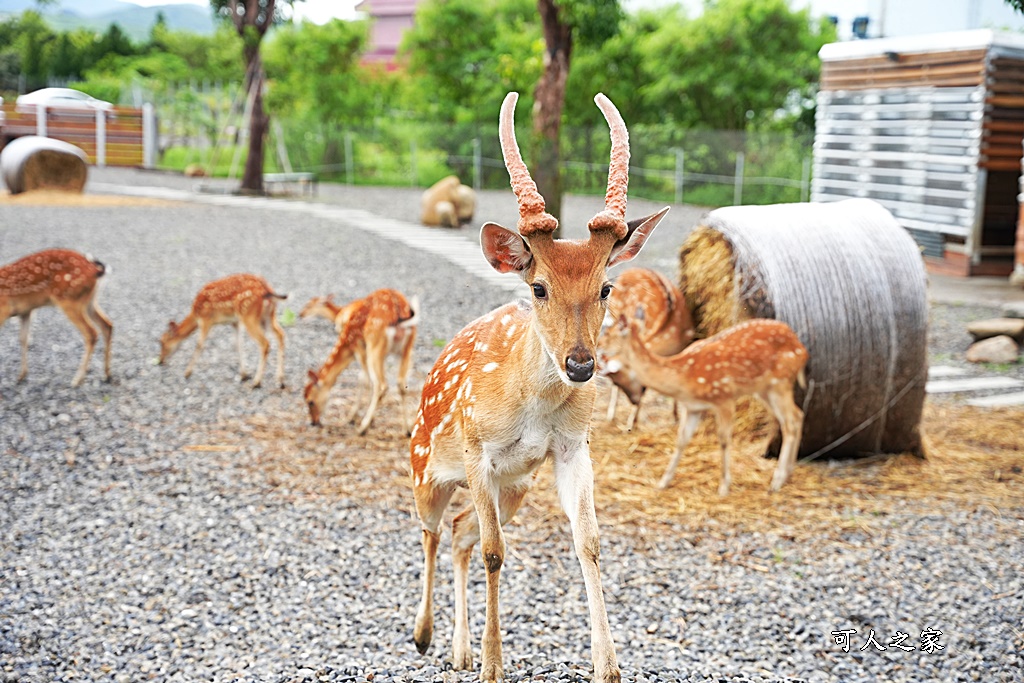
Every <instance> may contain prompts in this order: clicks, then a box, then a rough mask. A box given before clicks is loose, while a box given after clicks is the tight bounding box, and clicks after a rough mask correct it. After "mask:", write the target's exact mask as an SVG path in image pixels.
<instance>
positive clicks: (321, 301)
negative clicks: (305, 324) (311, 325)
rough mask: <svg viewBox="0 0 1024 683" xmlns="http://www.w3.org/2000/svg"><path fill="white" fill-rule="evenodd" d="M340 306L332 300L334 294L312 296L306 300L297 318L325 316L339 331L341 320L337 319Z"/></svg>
mask: <svg viewBox="0 0 1024 683" xmlns="http://www.w3.org/2000/svg"><path fill="white" fill-rule="evenodd" d="M341 309H342V307H341V306H340V305H338V304H336V303H335V302H334V295H333V294H328V295H327V296H314V297H313V298H312V299H310V300H309V301H307V302H306V305H305V306H303V307H302V310H301V311H299V318H301V319H303V320H305V319H306V318H316V317H320V318H326V319H327V320H330V321H331V322H332V323H334V329H336V330H337V331H338V332H341V327H342V324H343V321H339V320H338V319H337V318H338V314H339V313H341Z"/></svg>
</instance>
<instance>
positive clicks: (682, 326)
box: [597, 268, 693, 430]
mask: <svg viewBox="0 0 1024 683" xmlns="http://www.w3.org/2000/svg"><path fill="white" fill-rule="evenodd" d="M637 309H640V310H642V311H643V312H644V320H643V323H642V327H643V329H642V332H641V337H642V338H643V340H644V343H645V344H646V345H647V347H648V348H649V349H650V350H651V351H652V352H654V353H656V354H658V355H659V356H671V355H673V354H676V353H679V352H680V351H682V350H683V349H684V348H686V345H687V344H689V343H690V342H691V341H693V320H692V318H691V317H690V309H689V308H687V307H686V300H685V299H684V298H683V293H682V292H680V291H679V289H678V288H677V287H676V286H675V285H674V284H672V282H670V281H669V279H668V278H667V277H665V276H664V275H662V274H661V273H659V272H657V271H655V270H650V269H648V268H629V269H627V270H624V271H622V272H621V273H619V276H618V277H617V278H615V286H614V288H613V289H612V295H611V297H610V298H609V299H608V318H609V319H611V320H616V319H617V318H618V317H619V316H620V315H624V314H627V313H628V314H632V312H633V311H636V310H637ZM606 336H607V335H606V334H604V333H602V335H601V337H600V339H598V342H597V344H598V348H599V349H602V350H603V349H604V347H605V346H606V345H607V343H608V342H607V340H606ZM600 355H601V356H603V355H604V354H603V352H602V353H601V354H600ZM599 365H602V366H603V372H604V374H605V376H607V377H608V379H610V380H611V381H612V384H614V386H613V387H612V394H611V396H610V397H609V400H608V415H607V419H608V421H609V422H611V421H612V419H614V417H615V404H616V399H617V398H618V395H619V390H621V391H622V393H624V394H625V395H626V398H628V399H629V401H630V403H632V404H633V411H632V412H631V413H630V415H629V421H628V422H627V423H626V429H628V430H632V429H633V428H634V427H635V426H636V420H637V417H638V416H639V414H640V401H641V399H643V397H644V393H645V392H646V391H647V387H645V386H644V385H643V384H642V383H641V382H640V381H639V380H638V379H637V378H636V373H634V372H633V370H632V368H630V367H629V366H628V365H625V364H624V363H623V362H622V359H621V358H620V359H617V362H616V363H614V364H609V363H600V364H599Z"/></svg>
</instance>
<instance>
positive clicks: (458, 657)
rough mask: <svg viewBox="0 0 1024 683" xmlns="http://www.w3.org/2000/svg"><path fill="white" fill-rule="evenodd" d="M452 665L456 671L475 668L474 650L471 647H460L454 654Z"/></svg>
mask: <svg viewBox="0 0 1024 683" xmlns="http://www.w3.org/2000/svg"><path fill="white" fill-rule="evenodd" d="M452 667H454V668H455V670H456V671H472V670H473V650H471V649H470V648H468V647H467V648H465V649H464V650H463V649H461V648H460V649H459V650H458V651H456V652H455V653H454V654H453V655H452Z"/></svg>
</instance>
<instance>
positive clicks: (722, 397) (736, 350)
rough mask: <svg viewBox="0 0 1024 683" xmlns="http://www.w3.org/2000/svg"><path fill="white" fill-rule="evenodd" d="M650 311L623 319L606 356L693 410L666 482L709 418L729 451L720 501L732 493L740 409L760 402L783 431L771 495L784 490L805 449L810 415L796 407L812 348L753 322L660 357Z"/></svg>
mask: <svg viewBox="0 0 1024 683" xmlns="http://www.w3.org/2000/svg"><path fill="white" fill-rule="evenodd" d="M643 317H644V314H643V310H642V309H638V310H637V311H636V317H635V318H634V319H633V320H632V321H628V322H627V319H626V317H625V316H624V315H622V316H620V317H619V319H618V321H617V322H616V324H615V327H614V328H612V330H611V331H610V332H608V333H607V334H606V341H607V344H606V347H605V349H604V352H605V353H606V354H607V355H608V357H610V358H611V359H612V362H614V360H615V359H621V362H622V363H623V364H624V365H626V366H628V367H630V368H632V370H633V372H634V373H635V374H636V378H637V380H638V381H640V382H641V383H642V384H643V385H644V386H647V387H650V388H652V389H654V390H655V391H659V392H661V393H663V394H665V395H666V396H671V397H672V398H674V399H675V400H676V401H677V402H678V403H679V405H681V406H683V408H684V409H685V410H686V417H685V419H683V420H680V423H679V433H678V436H677V438H676V450H675V453H673V454H672V459H671V461H670V462H669V464H668V467H667V468H666V469H665V474H664V476H662V478H661V481H660V482H659V483H658V487H659V488H666V487H667V486H668V485H669V484H670V483H672V477H673V476H675V471H676V467H677V466H678V465H679V459H680V457H681V456H682V454H683V451H684V450H686V446H687V445H688V444H689V443H690V440H691V439H692V438H693V435H694V433H695V432H696V431H697V426H698V425H699V424H700V420H701V418H702V417H703V416H704V413H705V411H708V410H711V411H712V412H713V413H714V415H715V422H716V423H717V425H718V440H719V443H720V445H721V448H722V477H721V483H720V484H719V487H718V495H720V496H724V495H727V494H728V493H729V486H730V483H731V481H732V477H731V475H730V473H729V444H730V442H731V441H732V423H733V416H734V411H735V402H736V400H737V399H739V398H741V397H743V396H755V397H757V398H758V399H760V400H761V401H762V402H764V404H765V405H766V406H768V408H769V410H771V411H772V413H774V415H775V417H776V418H778V420H779V425H780V426H781V428H782V449H781V452H780V453H779V462H778V464H777V465H776V466H775V474H774V475H773V477H772V482H771V490H772V491H778V490H779V489H780V488H782V485H783V484H785V483H786V480H787V479H788V478H789V475H790V474H792V472H793V467H794V465H795V463H796V454H797V451H798V450H799V448H800V435H801V430H802V429H803V420H804V414H803V411H802V410H800V408H799V407H797V405H796V402H795V401H794V400H793V383H794V382H799V383H800V386H801V387H803V386H805V376H804V368H805V366H806V365H807V349H806V348H805V347H804V345H803V344H802V343H800V339H799V338H798V337H797V336H796V333H795V332H793V330H792V329H790V327H789V326H788V325H786V324H785V323H783V322H780V321H778V320H763V319H757V320H748V321H746V322H742V323H739V324H738V325H734V326H733V327H730V328H728V329H726V330H723V331H722V332H719V333H718V334H716V335H714V336H712V337H708V338H707V339H703V340H701V341H697V342H694V343H693V344H691V345H690V346H688V347H686V349H684V350H683V351H682V352H681V353H678V354H676V355H674V356H668V357H665V356H659V355H657V354H655V353H653V352H652V351H651V349H650V348H649V346H648V345H647V344H645V343H644V341H643V336H642V332H641V330H642V327H641V325H642V319H643Z"/></svg>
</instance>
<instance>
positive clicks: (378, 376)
mask: <svg viewBox="0 0 1024 683" xmlns="http://www.w3.org/2000/svg"><path fill="white" fill-rule="evenodd" d="M386 353H387V348H385V347H384V346H382V345H378V344H375V345H374V346H369V345H367V347H366V362H367V366H368V368H367V369H368V370H369V372H370V384H371V386H370V405H369V407H368V408H367V409H366V414H365V415H363V421H362V422H361V423H360V424H359V429H358V430H356V431H357V433H358V434H359V436H362V435H363V434H366V430H367V429H369V428H370V423H371V422H373V416H374V414H376V412H377V405H378V404H379V403H380V399H381V397H383V396H384V394H385V393H386V392H387V390H388V385H387V380H386V379H385V377H384V356H385V354H386Z"/></svg>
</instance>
